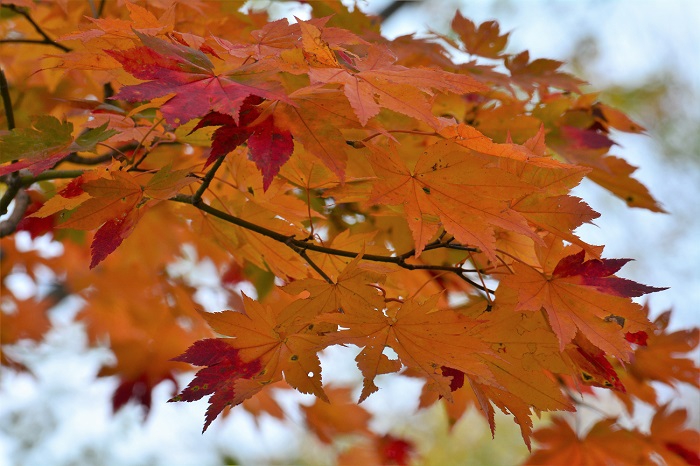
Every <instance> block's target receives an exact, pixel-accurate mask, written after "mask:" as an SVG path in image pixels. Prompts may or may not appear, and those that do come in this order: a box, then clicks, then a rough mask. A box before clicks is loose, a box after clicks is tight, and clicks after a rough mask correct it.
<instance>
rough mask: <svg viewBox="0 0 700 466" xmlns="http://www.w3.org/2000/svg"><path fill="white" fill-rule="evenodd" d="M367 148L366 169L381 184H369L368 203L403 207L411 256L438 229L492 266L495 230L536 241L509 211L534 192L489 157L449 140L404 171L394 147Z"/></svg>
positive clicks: (523, 224) (521, 222) (522, 221)
mask: <svg viewBox="0 0 700 466" xmlns="http://www.w3.org/2000/svg"><path fill="white" fill-rule="evenodd" d="M369 147H370V149H371V150H372V153H371V155H370V161H371V163H372V168H373V169H374V171H375V173H376V175H377V177H378V178H380V179H381V180H382V182H381V183H376V184H375V185H374V187H373V190H372V194H371V196H370V202H372V203H375V204H385V205H390V206H393V205H399V206H402V207H403V210H404V212H405V216H406V221H407V222H408V225H409V227H410V229H411V232H412V233H413V239H414V242H415V249H416V256H418V255H420V253H421V252H422V251H423V249H424V248H425V245H426V244H427V243H428V241H430V240H431V239H432V238H433V236H434V235H435V234H436V233H437V231H438V230H439V228H440V225H442V226H443V227H444V228H445V230H446V231H447V232H448V233H451V234H452V235H454V237H455V239H456V240H458V241H459V242H460V243H462V244H464V245H472V246H476V247H478V248H479V249H481V251H482V252H484V253H485V254H487V255H489V256H490V257H492V258H493V259H494V262H495V261H496V259H495V243H496V238H495V236H494V228H495V227H501V228H504V229H507V230H511V231H515V232H518V233H520V234H522V235H525V236H531V237H534V238H535V239H536V240H539V237H538V236H536V235H535V234H534V232H533V231H532V229H531V228H530V227H529V225H528V223H527V221H526V220H525V218H524V217H523V216H522V215H521V214H519V213H518V212H516V211H514V210H512V209H511V208H510V207H509V203H510V201H512V200H513V199H515V198H520V197H522V196H524V195H527V194H529V193H531V192H533V191H534V190H535V188H534V187H533V186H531V185H529V184H527V183H525V182H523V181H521V180H520V179H518V178H517V177H516V176H515V175H512V174H510V173H508V172H506V171H503V170H501V169H499V168H496V167H494V166H493V162H494V160H493V158H491V157H489V156H485V155H482V154H478V153H476V152H474V151H471V150H468V149H465V148H464V147H462V146H461V145H459V144H457V143H456V142H454V141H439V142H437V143H436V144H434V145H432V146H430V147H428V149H427V150H426V151H425V152H424V153H423V154H422V155H421V156H420V158H419V159H418V161H417V162H416V164H415V166H414V167H409V166H408V165H407V164H406V162H405V161H404V160H402V159H401V157H400V155H399V152H398V148H397V147H396V146H395V145H390V146H389V149H388V150H384V149H380V148H379V147H376V146H369Z"/></svg>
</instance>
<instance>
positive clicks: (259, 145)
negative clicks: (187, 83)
mask: <svg viewBox="0 0 700 466" xmlns="http://www.w3.org/2000/svg"><path fill="white" fill-rule="evenodd" d="M260 102H261V99H250V98H248V99H246V101H245V102H244V103H243V106H242V107H241V113H240V116H239V120H238V121H236V119H234V118H233V117H232V116H230V115H226V114H222V113H216V112H212V113H208V114H207V115H205V116H204V118H202V119H201V120H200V121H199V123H197V126H195V127H194V129H193V130H192V132H194V131H196V130H198V129H199V128H203V127H206V126H219V128H218V129H217V130H216V131H214V134H213V135H212V148H211V153H210V154H209V158H208V159H207V161H206V163H205V164H204V166H205V167H206V166H207V165H209V164H210V163H212V162H213V161H214V160H216V159H217V158H219V157H222V156H224V155H226V154H228V153H229V152H231V151H232V150H233V149H235V148H236V147H238V146H240V145H241V144H243V143H244V142H246V141H247V142H248V157H249V158H250V160H252V161H253V162H255V165H256V166H257V167H258V169H259V170H260V171H261V172H262V174H263V189H264V190H265V191H267V189H268V188H269V187H270V184H271V183H272V179H273V178H274V177H275V176H276V175H277V173H279V170H280V168H281V167H282V165H284V164H285V163H286V162H287V160H289V157H290V156H291V155H292V152H293V151H294V142H293V141H292V135H291V133H290V132H289V131H286V130H282V129H280V128H278V127H277V126H276V125H275V120H274V116H273V115H267V117H265V118H264V119H263V117H262V115H261V113H262V112H261V111H260V110H259V109H258V108H256V107H255V106H254V105H255V104H257V103H260ZM261 119H262V121H260V120H261Z"/></svg>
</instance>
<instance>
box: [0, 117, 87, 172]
mask: <svg viewBox="0 0 700 466" xmlns="http://www.w3.org/2000/svg"><path fill="white" fill-rule="evenodd" d="M72 132H73V124H72V123H70V122H65V121H64V122H61V121H59V120H58V119H57V118H55V117H52V116H48V115H44V116H40V117H38V118H36V119H35V120H34V121H33V123H32V127H31V128H15V129H13V130H12V131H11V132H10V133H9V134H6V135H4V136H2V137H1V138H0V163H4V162H10V161H13V160H15V161H17V162H15V163H12V164H10V165H6V166H4V167H0V175H5V174H7V173H11V172H14V171H17V170H21V169H24V168H26V169H28V170H29V171H30V172H31V173H32V174H33V175H36V174H39V173H41V172H42V171H44V170H47V169H49V168H51V167H52V166H53V165H54V164H55V163H56V162H58V161H59V160H61V159H62V158H64V157H65V156H67V155H68V154H69V153H70V149H69V147H70V145H71V143H72V142H73V135H72Z"/></svg>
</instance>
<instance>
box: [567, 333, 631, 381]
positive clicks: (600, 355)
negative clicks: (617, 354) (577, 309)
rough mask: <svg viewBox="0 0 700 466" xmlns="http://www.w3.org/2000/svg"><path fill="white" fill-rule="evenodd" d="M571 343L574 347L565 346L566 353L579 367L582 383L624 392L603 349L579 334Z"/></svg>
mask: <svg viewBox="0 0 700 466" xmlns="http://www.w3.org/2000/svg"><path fill="white" fill-rule="evenodd" d="M573 343H574V347H573V348H567V349H566V354H568V355H569V357H570V358H571V360H572V361H573V362H574V364H575V365H576V367H577V368H578V369H579V371H580V372H579V375H580V378H581V381H582V382H583V383H584V384H586V385H594V386H596V387H603V388H612V389H614V390H618V391H621V392H623V393H625V392H626V390H625V387H624V385H622V383H621V382H620V378H619V377H618V375H617V372H615V369H614V368H613V366H612V364H610V361H608V360H607V358H606V357H605V353H604V352H603V351H601V350H600V349H598V348H596V347H595V346H593V345H592V344H591V343H590V342H589V341H588V340H587V339H586V338H585V337H583V336H581V334H579V335H578V336H577V337H576V339H575V340H574V342H573Z"/></svg>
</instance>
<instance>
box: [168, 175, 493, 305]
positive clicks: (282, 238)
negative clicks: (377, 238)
mask: <svg viewBox="0 0 700 466" xmlns="http://www.w3.org/2000/svg"><path fill="white" fill-rule="evenodd" d="M200 189H201V187H200ZM171 200H172V201H175V202H182V203H184V204H192V205H193V206H195V207H196V208H197V209H199V210H201V211H203V212H206V213H208V214H210V215H213V216H214V217H217V218H220V219H221V220H224V221H226V222H228V223H231V224H233V225H237V226H239V227H242V228H245V229H247V230H250V231H253V232H255V233H258V234H260V235H263V236H266V237H268V238H271V239H274V240H275V241H279V242H280V243H284V244H286V245H287V246H289V247H291V248H292V249H295V251H297V253H299V254H300V252H299V251H304V252H305V251H307V250H309V251H316V252H320V253H324V254H330V255H333V256H340V257H349V258H355V257H357V252H354V251H346V250H343V249H335V248H329V247H326V246H320V245H318V244H314V243H311V242H308V241H306V240H303V239H296V238H295V237H294V236H288V235H283V234H282V233H279V232H277V231H274V230H270V229H268V228H265V227H262V226H260V225H257V224H255V223H251V222H248V221H246V220H243V219H242V218H239V217H236V216H233V215H231V214H228V213H226V212H223V211H221V210H218V209H216V208H214V207H212V206H210V205H208V204H205V203H203V202H202V201H201V198H197V199H196V200H195V197H194V196H186V195H183V194H178V195H177V196H175V197H173V198H171ZM431 244H434V243H431ZM442 244H445V243H442ZM426 247H427V246H426ZM437 247H438V245H437V244H435V245H434V246H433V249H435V248H437ZM404 256H405V254H401V255H398V256H381V255H377V254H364V255H363V256H362V258H363V259H364V260H368V261H372V262H384V263H388V264H395V265H397V266H399V267H401V268H403V269H406V270H439V271H446V272H453V273H455V274H457V275H458V276H459V277H460V278H461V279H462V280H464V281H466V282H467V283H469V284H470V285H472V286H473V287H474V288H476V289H479V290H482V291H485V292H488V293H493V292H494V291H493V290H490V289H488V288H486V287H485V286H482V285H481V284H479V283H477V282H475V281H473V280H471V279H469V278H468V277H465V276H464V275H463V273H465V272H467V270H465V269H463V268H462V267H459V266H448V265H425V264H409V263H408V262H406V258H405V257H404ZM302 257H303V256H302ZM309 265H311V264H309ZM312 267H313V265H312ZM317 271H318V270H317Z"/></svg>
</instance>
